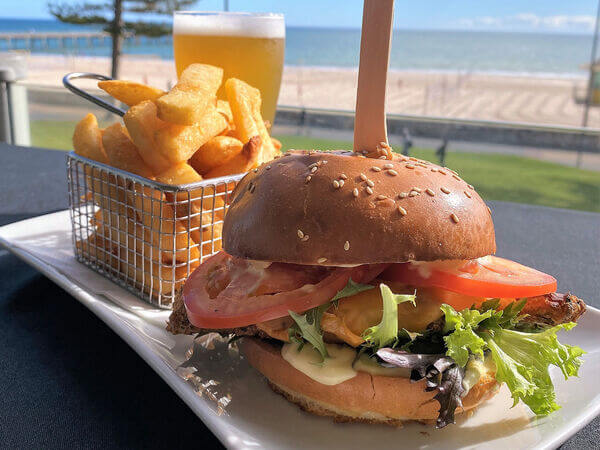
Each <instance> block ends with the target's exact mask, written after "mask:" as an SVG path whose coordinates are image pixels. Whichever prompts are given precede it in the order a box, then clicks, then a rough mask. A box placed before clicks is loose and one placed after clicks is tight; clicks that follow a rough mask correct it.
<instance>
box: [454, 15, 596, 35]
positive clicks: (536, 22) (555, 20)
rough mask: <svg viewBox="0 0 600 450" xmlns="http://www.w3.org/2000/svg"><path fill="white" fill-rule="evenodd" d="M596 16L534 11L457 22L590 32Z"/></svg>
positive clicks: (503, 27)
mask: <svg viewBox="0 0 600 450" xmlns="http://www.w3.org/2000/svg"><path fill="white" fill-rule="evenodd" d="M595 20H596V18H595V17H594V16H591V15H589V16H588V15H573V16H569V15H556V16H539V15H537V14H533V13H519V14H515V15H513V16H504V17H491V16H482V17H470V18H463V19H460V20H459V21H458V22H457V24H458V25H459V26H460V27H464V28H475V29H481V28H486V29H509V30H510V29H518V30H523V29H532V28H533V29H536V30H540V31H543V30H547V31H579V32H588V31H592V30H593V29H594V24H595Z"/></svg>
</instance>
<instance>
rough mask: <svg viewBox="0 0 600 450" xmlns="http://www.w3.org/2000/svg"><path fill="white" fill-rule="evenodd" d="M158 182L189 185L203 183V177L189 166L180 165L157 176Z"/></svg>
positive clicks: (185, 164)
mask: <svg viewBox="0 0 600 450" xmlns="http://www.w3.org/2000/svg"><path fill="white" fill-rule="evenodd" d="M156 181H160V182H161V183H165V184H189V183H195V182H197V181H202V177H201V176H200V175H199V174H198V172H196V171H195V170H194V168H193V167H192V166H190V165H189V164H187V163H180V164H176V165H174V166H171V167H169V168H168V169H167V170H165V171H164V172H161V173H159V174H158V175H156Z"/></svg>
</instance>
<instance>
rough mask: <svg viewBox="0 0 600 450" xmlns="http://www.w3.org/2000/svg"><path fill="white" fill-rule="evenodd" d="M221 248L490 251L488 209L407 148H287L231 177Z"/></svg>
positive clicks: (400, 256) (252, 252) (347, 254)
mask: <svg viewBox="0 0 600 450" xmlns="http://www.w3.org/2000/svg"><path fill="white" fill-rule="evenodd" d="M223 245H224V249H225V251H226V252H227V253H229V254H231V255H234V256H238V257H242V258H247V259H255V260H263V261H278V262H287V263H298V264H313V265H314V264H322V265H343V264H369V263H393V262H404V261H434V260H442V259H474V258H478V257H481V256H486V255H490V254H493V253H494V252H495V251H496V243H495V237H494V225H493V223H492V217H491V214H490V211H489V208H488V207H487V206H486V204H485V203H484V202H483V200H482V199H481V197H479V195H478V194H477V193H476V192H475V190H474V189H473V187H472V186H470V185H469V184H468V183H466V182H465V181H463V180H462V179H461V178H460V177H459V176H458V175H456V174H455V173H454V172H452V171H451V170H450V169H447V168H443V167H440V166H437V165H435V164H432V163H430V162H428V161H422V160H418V159H416V158H407V157H404V156H398V155H395V156H394V160H385V159H372V158H365V157H359V156H356V154H354V153H352V152H342V151H337V152H302V151H289V152H288V153H286V155H285V156H283V157H281V158H279V159H276V160H275V161H271V162H269V163H267V164H263V165H262V166H261V167H259V168H258V169H256V170H254V171H251V172H250V173H249V174H248V175H246V176H245V177H244V178H243V179H242V180H241V181H240V183H239V184H238V186H237V188H236V189H235V191H234V193H233V201H232V203H231V205H230V207H229V210H228V213H227V215H226V217H225V223H224V226H223Z"/></svg>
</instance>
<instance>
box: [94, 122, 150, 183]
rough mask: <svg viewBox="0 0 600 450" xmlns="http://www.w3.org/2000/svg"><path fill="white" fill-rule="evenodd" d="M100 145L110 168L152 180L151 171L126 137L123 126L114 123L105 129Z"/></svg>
mask: <svg viewBox="0 0 600 450" xmlns="http://www.w3.org/2000/svg"><path fill="white" fill-rule="evenodd" d="M102 144H103V145H104V150H106V155H107V156H108V161H109V163H110V165H111V166H113V167H116V168H117V169H121V170H125V171H127V172H131V173H134V174H136V175H139V176H142V177H145V178H152V176H153V173H152V170H151V169H150V167H148V165H147V164H146V163H145V162H144V160H143V159H142V157H141V156H140V154H139V152H138V149H137V148H136V146H135V145H134V144H133V142H131V139H129V136H127V132H126V130H125V127H123V125H121V124H120V123H114V124H112V125H111V126H110V127H108V128H106V129H105V130H104V133H103V134H102Z"/></svg>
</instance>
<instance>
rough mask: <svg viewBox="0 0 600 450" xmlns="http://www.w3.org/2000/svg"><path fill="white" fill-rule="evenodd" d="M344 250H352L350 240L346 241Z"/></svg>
mask: <svg viewBox="0 0 600 450" xmlns="http://www.w3.org/2000/svg"><path fill="white" fill-rule="evenodd" d="M344 250H346V251H348V250H350V242H348V241H346V242H344Z"/></svg>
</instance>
